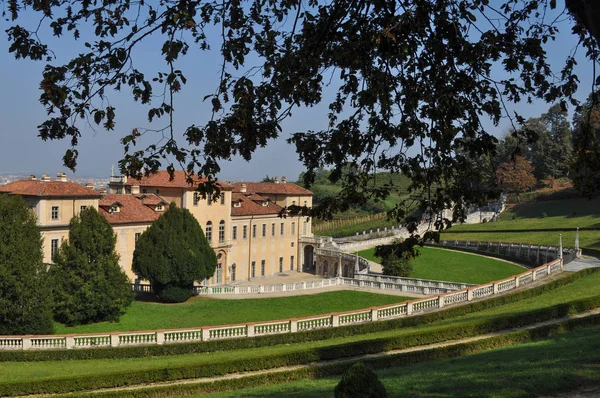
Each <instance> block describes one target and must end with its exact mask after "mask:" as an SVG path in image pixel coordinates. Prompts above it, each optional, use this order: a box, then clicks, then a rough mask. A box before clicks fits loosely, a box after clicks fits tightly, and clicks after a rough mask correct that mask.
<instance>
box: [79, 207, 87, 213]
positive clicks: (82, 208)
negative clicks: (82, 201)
mask: <svg viewBox="0 0 600 398" xmlns="http://www.w3.org/2000/svg"><path fill="white" fill-rule="evenodd" d="M85 209H87V206H79V212H80V213H81V212H82V211H84V210H85Z"/></svg>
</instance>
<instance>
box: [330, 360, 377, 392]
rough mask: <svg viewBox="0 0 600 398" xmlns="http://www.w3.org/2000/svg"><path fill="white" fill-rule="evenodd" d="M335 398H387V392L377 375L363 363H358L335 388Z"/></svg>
mask: <svg viewBox="0 0 600 398" xmlns="http://www.w3.org/2000/svg"><path fill="white" fill-rule="evenodd" d="M334 397H335V398H385V397H387V392H386V391H385V387H384V385H383V384H382V383H381V381H380V380H379V378H378V377H377V374H376V373H375V372H373V370H371V369H370V368H369V367H367V366H366V365H365V364H364V363H362V362H357V363H355V364H354V365H352V367H351V368H350V369H349V370H348V372H346V374H345V375H344V376H343V377H342V380H340V382H339V383H338V385H337V386H335V390H334Z"/></svg>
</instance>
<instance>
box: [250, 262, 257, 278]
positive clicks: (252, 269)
mask: <svg viewBox="0 0 600 398" xmlns="http://www.w3.org/2000/svg"><path fill="white" fill-rule="evenodd" d="M250 275H252V278H254V277H255V276H256V261H252V266H251V267H250Z"/></svg>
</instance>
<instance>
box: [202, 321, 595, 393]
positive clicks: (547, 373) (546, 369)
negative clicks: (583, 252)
mask: <svg viewBox="0 0 600 398" xmlns="http://www.w3.org/2000/svg"><path fill="white" fill-rule="evenodd" d="M599 335H600V327H590V328H585V329H581V330H576V331H573V332H569V333H565V334H560V335H557V336H555V337H553V338H551V339H547V340H542V341H538V342H533V343H526V344H516V345H513V346H509V347H503V348H499V349H496V350H492V351H487V352H483V353H478V354H473V355H468V356H463V357H459V358H451V359H443V360H438V361H434V362H429V363H421V364H416V365H412V366H407V367H400V368H390V369H385V370H380V371H377V374H378V375H379V378H380V380H381V381H382V382H383V384H384V386H385V388H386V390H387V393H388V396H389V397H537V396H546V395H548V394H555V393H559V392H569V391H573V390H576V389H578V388H582V387H585V386H588V387H590V386H596V387H597V386H598V385H599V384H600V339H599V338H598V336H599ZM340 379H341V377H329V378H325V379H318V380H299V381H293V382H289V383H285V384H280V385H275V386H270V387H263V388H249V389H245V390H243V391H236V392H229V393H219V394H211V395H209V396H211V397H215V398H216V397H281V396H286V397H306V398H311V397H315V398H317V397H318V398H321V397H333V389H334V388H335V386H336V384H337V383H338V382H339V380H340ZM590 396H591V395H590Z"/></svg>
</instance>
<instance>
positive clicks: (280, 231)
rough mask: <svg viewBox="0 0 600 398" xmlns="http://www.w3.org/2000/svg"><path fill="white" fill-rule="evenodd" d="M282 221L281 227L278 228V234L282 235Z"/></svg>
mask: <svg viewBox="0 0 600 398" xmlns="http://www.w3.org/2000/svg"><path fill="white" fill-rule="evenodd" d="M283 234H284V232H283V223H281V227H280V228H279V235H281V236H283Z"/></svg>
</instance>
